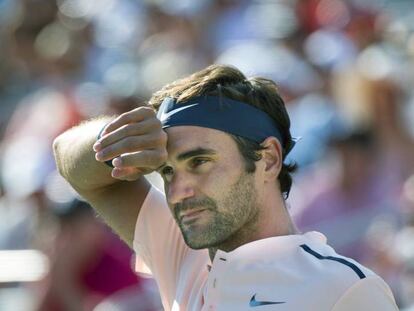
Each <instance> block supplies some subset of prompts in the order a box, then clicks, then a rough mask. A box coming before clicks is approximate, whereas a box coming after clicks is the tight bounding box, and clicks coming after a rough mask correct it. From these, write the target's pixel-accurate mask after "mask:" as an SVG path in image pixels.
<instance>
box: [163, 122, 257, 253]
mask: <svg viewBox="0 0 414 311" xmlns="http://www.w3.org/2000/svg"><path fill="white" fill-rule="evenodd" d="M167 134H168V146H167V149H168V154H169V158H168V161H167V163H166V165H164V166H163V167H162V168H161V169H160V170H159V172H160V174H161V176H162V177H163V179H164V183H165V193H166V196H167V201H168V203H169V206H170V208H171V211H172V213H173V215H174V218H175V220H176V221H177V224H178V225H179V227H180V229H181V232H182V234H183V237H184V240H185V241H186V243H187V245H188V246H190V247H191V248H194V249H201V248H207V247H215V246H218V245H220V244H222V243H223V242H226V241H227V240H229V239H237V237H235V235H236V233H239V232H240V230H250V227H249V226H246V224H248V223H249V224H250V225H252V223H253V222H254V220H255V219H256V218H257V214H258V210H259V208H258V206H257V192H256V187H255V178H254V174H248V173H246V172H245V171H244V163H243V159H242V157H241V155H240V153H239V151H238V149H237V145H236V143H235V142H234V141H233V139H232V138H231V137H230V136H229V135H228V134H225V133H223V132H221V131H217V130H213V129H207V128H201V127H195V126H180V127H174V128H170V129H167Z"/></svg>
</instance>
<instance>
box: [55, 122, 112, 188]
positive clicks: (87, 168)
mask: <svg viewBox="0 0 414 311" xmlns="http://www.w3.org/2000/svg"><path fill="white" fill-rule="evenodd" d="M109 121H110V118H100V119H96V120H91V121H87V122H85V123H82V124H80V125H78V126H76V127H74V128H72V129H70V130H68V131H66V132H65V133H63V134H61V135H60V136H58V137H57V138H56V139H55V141H54V143H53V149H54V155H55V160H56V165H57V167H58V170H59V172H60V174H61V175H62V176H63V177H64V178H65V179H66V180H67V181H68V182H69V183H70V184H71V185H72V186H73V187H74V188H75V189H76V190H78V191H82V190H86V191H88V190H94V189H99V188H101V187H105V186H109V185H111V184H113V183H115V182H117V181H119V180H116V179H114V178H112V177H111V168H110V167H108V166H107V165H105V164H104V163H102V162H99V161H96V159H95V152H94V151H93V149H92V146H93V144H94V143H95V142H96V139H97V136H98V133H99V131H100V130H101V129H102V128H103V127H104V126H105V124H106V123H108V122H109Z"/></svg>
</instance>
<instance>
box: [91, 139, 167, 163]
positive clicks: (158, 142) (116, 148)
mask: <svg viewBox="0 0 414 311" xmlns="http://www.w3.org/2000/svg"><path fill="white" fill-rule="evenodd" d="M161 134H162V133H160V135H153V134H151V135H141V136H132V137H127V138H124V139H122V140H120V141H117V142H115V143H113V144H112V145H109V146H107V147H106V148H104V149H102V150H100V151H99V152H97V153H96V155H95V158H96V160H98V161H107V160H110V159H113V158H116V157H118V156H120V155H122V154H124V153H131V152H137V151H142V150H145V149H154V148H159V147H160V146H163V145H165V141H166V140H165V138H164V136H165V135H161Z"/></svg>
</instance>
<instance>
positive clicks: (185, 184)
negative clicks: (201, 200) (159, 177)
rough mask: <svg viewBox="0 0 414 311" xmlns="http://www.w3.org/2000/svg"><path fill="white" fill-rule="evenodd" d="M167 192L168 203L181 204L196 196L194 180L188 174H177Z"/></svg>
mask: <svg viewBox="0 0 414 311" xmlns="http://www.w3.org/2000/svg"><path fill="white" fill-rule="evenodd" d="M166 190H167V191H166V193H167V201H168V202H169V203H170V204H177V203H181V202H182V201H183V200H185V199H188V198H191V197H193V196H194V185H193V180H192V178H191V177H190V176H188V174H183V173H177V172H176V173H175V174H174V177H173V179H172V180H171V182H170V183H169V184H168V186H167V189H166Z"/></svg>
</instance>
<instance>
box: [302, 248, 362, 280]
mask: <svg viewBox="0 0 414 311" xmlns="http://www.w3.org/2000/svg"><path fill="white" fill-rule="evenodd" d="M300 247H302V248H303V250H304V251H305V252H307V253H309V254H311V255H313V256H315V257H316V258H318V259H320V260H324V259H327V260H333V261H337V262H340V263H342V264H344V265H346V266H348V267H350V268H351V269H352V270H354V272H355V273H356V274H357V275H358V276H359V278H360V279H364V278H365V277H366V276H365V274H364V272H362V271H361V269H359V268H358V267H357V266H356V265H355V264H353V263H352V262H349V261H348V260H346V259H344V258H339V257H333V256H322V255H321V254H319V253H317V252H315V251H314V250H313V249H311V248H310V247H309V246H307V245H306V244H302V245H300Z"/></svg>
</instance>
